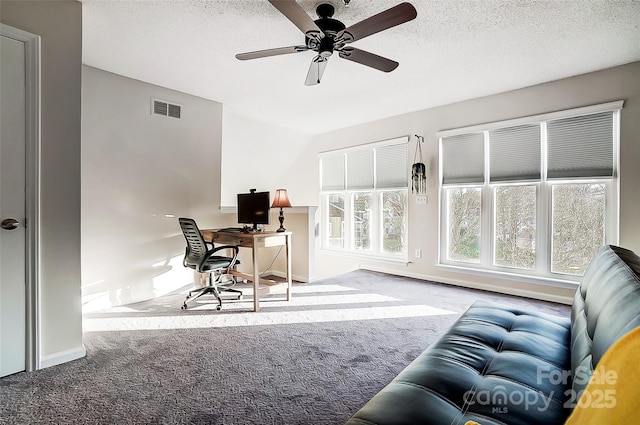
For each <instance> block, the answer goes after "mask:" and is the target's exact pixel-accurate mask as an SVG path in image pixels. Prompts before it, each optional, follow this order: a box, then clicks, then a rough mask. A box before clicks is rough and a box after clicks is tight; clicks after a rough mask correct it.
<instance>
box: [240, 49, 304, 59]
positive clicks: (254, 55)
mask: <svg viewBox="0 0 640 425" xmlns="http://www.w3.org/2000/svg"><path fill="white" fill-rule="evenodd" d="M307 50H309V48H308V47H307V46H290V47H278V48H276V49H267V50H258V51H255V52H247V53H238V54H237V55H236V59H240V60H241V61H246V60H249V59H258V58H266V57H268V56H277V55H286V54H289V53H298V52H306V51H307Z"/></svg>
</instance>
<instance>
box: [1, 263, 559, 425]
mask: <svg viewBox="0 0 640 425" xmlns="http://www.w3.org/2000/svg"><path fill="white" fill-rule="evenodd" d="M185 289H186V288H185ZM183 298H184V294H183V293H176V294H172V295H169V296H166V297H162V298H159V299H157V300H154V301H148V302H144V303H138V304H134V305H129V306H127V307H125V308H118V309H112V310H109V311H104V312H99V313H92V314H87V315H85V330H86V331H85V334H84V344H85V346H86V348H87V356H86V357H85V358H83V359H80V360H76V361H73V362H70V363H67V364H63V365H59V366H54V367H51V368H48V369H44V370H41V371H37V372H33V373H18V374H15V375H12V376H8V377H5V378H2V379H0V423H2V424H5V423H6V424H261V425H268V424H320V425H322V424H342V423H344V422H345V421H346V420H347V419H348V418H349V417H350V416H351V415H352V414H353V413H354V412H355V411H356V410H358V409H359V408H360V407H361V406H362V405H363V404H364V403H365V402H366V401H367V400H369V399H370V398H371V397H372V396H373V395H374V394H375V393H377V392H378V391H379V390H380V389H381V388H382V387H384V386H385V385H386V384H387V383H388V382H389V381H390V380H391V379H393V377H394V376H396V375H397V374H398V373H399V372H400V371H401V370H402V369H403V368H404V367H405V366H407V365H408V364H409V363H410V362H411V361H412V360H413V359H414V358H416V357H417V356H418V355H419V354H420V353H421V352H422V351H423V350H424V349H425V348H426V347H428V346H429V345H430V344H431V343H433V342H434V341H435V340H436V339H437V338H438V336H439V335H441V334H442V333H443V332H444V331H445V330H446V329H447V328H448V327H449V326H450V325H451V324H452V323H453V322H454V321H455V320H456V319H457V317H459V315H460V313H462V312H463V311H464V310H466V308H468V307H469V305H471V304H472V303H473V302H474V301H475V300H477V299H484V300H492V301H496V302H500V303H504V304H512V305H513V304H517V305H525V306H528V307H530V308H531V309H535V310H539V311H545V312H548V313H552V314H557V315H564V316H566V315H568V314H569V308H568V307H567V306H562V305H557V304H553V303H545V302H538V301H532V300H526V299H520V298H516V297H509V296H505V295H498V294H493V293H488V292H481V291H473V290H467V289H463V288H456V287H451V286H447V285H440V284H434V283H430V282H425V281H420V280H414V279H407V278H401V277H395V276H389V275H385V274H381V273H374V272H368V271H355V272H351V273H347V274H344V275H341V276H338V277H335V278H330V279H325V280H322V281H319V282H314V283H313V284H297V285H295V287H294V299H293V301H292V302H291V303H286V302H280V301H277V300H274V301H272V302H264V303H262V309H261V311H260V312H259V313H253V312H249V311H248V310H249V309H250V306H251V303H250V299H251V297H250V295H249V296H248V297H245V298H247V301H243V302H236V303H227V304H225V305H224V307H223V310H222V311H220V312H216V311H215V310H211V309H210V306H211V304H208V303H205V302H203V303H202V304H201V305H200V306H197V307H195V309H193V310H187V311H180V310H179V306H180V304H181V302H182V299H183ZM274 298H275V299H277V298H278V295H276V296H274ZM280 298H281V297H280ZM358 298H361V299H362V300H366V302H358V301H357V300H358ZM323 300H325V301H323ZM206 301H209V302H210V300H206ZM223 319H230V320H231V321H229V320H227V321H224V320H223ZM216 320H223V321H216ZM234 320H235V322H234ZM261 320H264V321H265V322H264V323H265V324H261ZM203 323H204V325H202V324H203ZM87 329H88V330H87ZM101 329H112V330H101Z"/></svg>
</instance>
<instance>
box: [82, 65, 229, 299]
mask: <svg viewBox="0 0 640 425" xmlns="http://www.w3.org/2000/svg"><path fill="white" fill-rule="evenodd" d="M152 98H158V99H162V100H165V101H169V102H171V103H177V104H179V105H182V118H181V119H175V118H169V117H163V116H158V115H152V114H151V99H152ZM82 99H83V114H82V247H83V249H82V295H83V302H84V309H85V311H90V310H95V309H99V308H105V307H110V306H114V305H121V304H127V303H131V302H136V301H141V300H145V299H149V298H153V297H156V296H159V295H162V294H165V293H168V292H171V291H174V290H176V289H178V288H181V287H184V286H185V285H189V284H191V283H192V282H193V277H194V276H193V273H192V272H191V271H190V270H189V269H185V268H184V267H183V266H182V258H183V256H184V246H185V242H184V238H183V236H182V233H181V231H180V227H179V225H178V217H180V216H187V217H193V218H194V219H195V220H196V221H197V222H198V225H199V226H200V227H201V228H206V227H212V226H221V225H222V226H225V225H226V221H225V220H226V218H227V217H224V216H223V215H222V214H221V213H220V187H221V186H220V185H221V168H220V161H221V160H220V158H221V145H222V105H221V104H220V103H217V102H213V101H210V100H206V99H202V98H198V97H194V96H190V95H187V94H184V93H180V92H176V91H173V90H169V89H166V88H163V87H158V86H155V85H152V84H147V83H144V82H141V81H137V80H132V79H129V78H125V77H122V76H119V75H116V74H112V73H109V72H106V71H102V70H99V69H96V68H92V67H89V66H84V67H83V90H82Z"/></svg>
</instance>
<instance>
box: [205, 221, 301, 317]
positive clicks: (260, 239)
mask: <svg viewBox="0 0 640 425" xmlns="http://www.w3.org/2000/svg"><path fill="white" fill-rule="evenodd" d="M200 233H202V236H204V239H205V240H206V241H208V242H212V243H214V244H218V245H237V246H239V247H242V248H251V253H252V261H253V274H252V275H248V274H245V273H241V272H238V271H233V272H232V274H233V275H235V276H240V277H242V278H244V279H247V280H250V281H252V282H253V311H259V310H260V270H259V268H258V263H259V262H258V259H259V258H260V257H259V255H260V248H268V247H272V246H284V247H285V255H286V262H287V277H286V279H287V280H286V282H285V285H286V289H287V301H289V300H291V235H292V232H274V231H265V232H250V233H244V232H225V231H219V230H216V229H205V230H201V231H200ZM262 282H263V283H264V284H266V285H269V286H272V285H273V281H268V280H264V279H263V280H262Z"/></svg>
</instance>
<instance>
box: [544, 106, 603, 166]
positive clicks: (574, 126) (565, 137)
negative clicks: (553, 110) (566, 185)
mask: <svg viewBox="0 0 640 425" xmlns="http://www.w3.org/2000/svg"><path fill="white" fill-rule="evenodd" d="M547 144H548V147H547V150H548V165H547V169H548V171H547V176H548V177H549V178H575V177H578V178H580V177H612V176H613V112H611V111H609V112H601V113H598V114H591V115H582V116H577V117H571V118H565V119H560V120H555V121H549V122H548V123H547Z"/></svg>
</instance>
